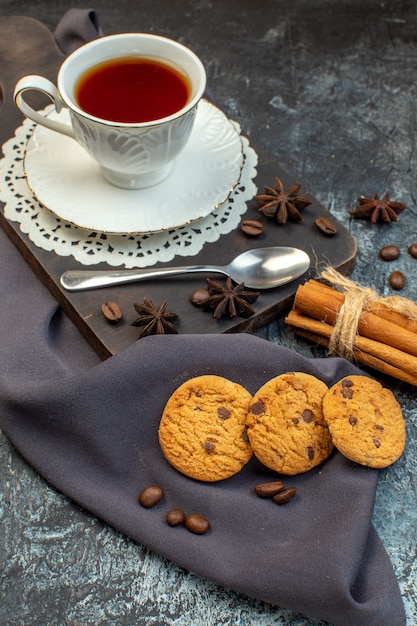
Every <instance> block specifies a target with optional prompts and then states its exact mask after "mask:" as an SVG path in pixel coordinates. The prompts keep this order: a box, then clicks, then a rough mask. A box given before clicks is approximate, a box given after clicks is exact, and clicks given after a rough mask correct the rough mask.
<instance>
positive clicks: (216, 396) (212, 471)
mask: <svg viewBox="0 0 417 626" xmlns="http://www.w3.org/2000/svg"><path fill="white" fill-rule="evenodd" d="M251 400H252V396H251V394H250V393H249V392H248V391H247V390H246V389H245V388H244V387H242V386H241V385H238V384H237V383H234V382H232V381H230V380H228V379H226V378H223V377H221V376H214V375H206V376H198V377H196V378H191V379H190V380H188V381H186V382H185V383H183V384H182V385H181V386H180V387H178V389H176V391H175V392H174V393H173V394H172V396H171V397H170V398H169V400H168V402H167V404H166V406H165V409H164V411H163V414H162V418H161V421H160V424H159V443H160V445H161V448H162V451H163V453H164V455H165V457H166V459H167V460H168V461H169V463H171V465H173V467H175V468H176V469H177V470H178V471H180V472H182V473H183V474H185V475H186V476H189V477H190V478H195V479H197V480H202V481H206V482H214V481H217V480H224V479H225V478H229V477H230V476H233V475H234V474H236V473H237V472H239V471H240V470H241V469H242V467H243V466H244V465H245V464H246V463H247V462H248V461H249V459H250V458H251V456H252V449H251V447H250V445H249V441H248V437H247V432H246V416H247V412H248V407H249V404H250V402H251Z"/></svg>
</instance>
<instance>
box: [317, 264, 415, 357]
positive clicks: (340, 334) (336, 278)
mask: <svg viewBox="0 0 417 626" xmlns="http://www.w3.org/2000/svg"><path fill="white" fill-rule="evenodd" d="M320 277H321V278H324V279H325V280H326V281H327V282H329V283H331V284H332V285H334V286H336V287H340V288H341V289H343V290H344V291H345V299H344V303H343V305H342V307H341V309H340V311H339V313H338V315H337V318H336V322H335V325H334V328H333V331H332V334H331V336H330V340H329V348H328V350H329V354H331V355H333V356H336V355H337V356H341V357H344V358H346V359H349V360H352V359H353V356H354V352H353V346H354V342H355V337H356V336H357V333H358V324H359V318H360V315H361V312H362V311H363V310H367V308H368V306H369V304H370V303H373V304H383V305H384V306H386V307H388V308H389V309H391V310H392V311H396V312H397V313H401V314H402V315H404V316H405V317H407V318H409V319H413V320H417V305H416V304H414V302H412V301H411V300H408V299H407V298H404V297H402V296H386V297H384V296H379V295H378V294H377V292H376V291H375V290H374V289H373V288H372V287H362V286H360V285H358V284H357V283H355V282H354V281H353V280H351V279H350V278H347V277H346V276H343V275H342V274H340V273H339V272H338V271H337V270H335V269H334V268H333V267H327V268H326V269H324V270H323V271H322V272H321V274H320Z"/></svg>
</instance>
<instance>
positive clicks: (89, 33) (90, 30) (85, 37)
mask: <svg viewBox="0 0 417 626" xmlns="http://www.w3.org/2000/svg"><path fill="white" fill-rule="evenodd" d="M102 34H103V33H102V31H101V28H100V24H99V19H98V16H97V13H96V12H95V11H94V10H93V9H70V10H69V11H67V13H65V15H64V16H63V18H62V19H61V20H60V22H59V24H58V25H57V27H56V29H55V32H54V36H55V40H56V42H57V44H58V46H59V47H60V48H61V50H62V52H64V54H69V53H70V52H73V51H74V50H76V49H77V48H79V47H80V46H82V44H84V43H87V42H88V41H91V40H92V39H96V38H97V37H100V36H101V35H102Z"/></svg>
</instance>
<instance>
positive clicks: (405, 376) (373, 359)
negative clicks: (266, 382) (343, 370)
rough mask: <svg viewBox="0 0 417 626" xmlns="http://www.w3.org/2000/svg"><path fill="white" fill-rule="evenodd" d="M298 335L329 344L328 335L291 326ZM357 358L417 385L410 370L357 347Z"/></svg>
mask: <svg viewBox="0 0 417 626" xmlns="http://www.w3.org/2000/svg"><path fill="white" fill-rule="evenodd" d="M291 328H292V330H293V331H294V332H296V333H297V335H300V336H301V337H304V338H305V339H309V340H310V341H313V342H314V343H315V344H317V345H320V346H323V347H325V348H327V347H328V345H329V340H328V339H327V338H326V337H322V336H320V335H317V334H316V333H312V332H308V331H306V330H301V329H300V328H295V327H294V328H293V327H291ZM355 359H356V362H357V363H358V364H360V365H365V366H367V367H371V368H372V369H374V370H377V371H378V372H381V373H382V374H388V375H389V376H392V377H393V378H397V379H398V380H402V381H404V382H406V383H410V384H411V385H417V375H416V376H413V375H411V374H409V373H408V372H403V371H402V370H400V369H399V368H397V367H394V366H393V365H390V364H389V363H386V362H385V361H382V360H381V359H378V358H377V357H374V356H372V355H371V354H368V353H367V352H363V351H362V350H358V349H355Z"/></svg>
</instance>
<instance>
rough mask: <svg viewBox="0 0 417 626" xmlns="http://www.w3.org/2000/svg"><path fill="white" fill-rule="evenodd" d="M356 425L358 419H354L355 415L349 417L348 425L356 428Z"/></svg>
mask: <svg viewBox="0 0 417 626" xmlns="http://www.w3.org/2000/svg"><path fill="white" fill-rule="evenodd" d="M357 423H358V418H357V417H355V415H349V424H350V425H351V426H356V424H357Z"/></svg>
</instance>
